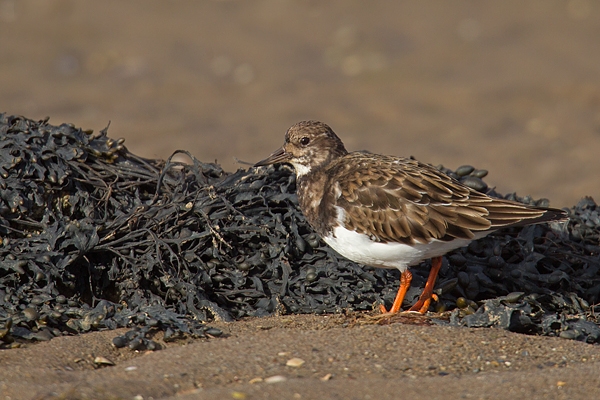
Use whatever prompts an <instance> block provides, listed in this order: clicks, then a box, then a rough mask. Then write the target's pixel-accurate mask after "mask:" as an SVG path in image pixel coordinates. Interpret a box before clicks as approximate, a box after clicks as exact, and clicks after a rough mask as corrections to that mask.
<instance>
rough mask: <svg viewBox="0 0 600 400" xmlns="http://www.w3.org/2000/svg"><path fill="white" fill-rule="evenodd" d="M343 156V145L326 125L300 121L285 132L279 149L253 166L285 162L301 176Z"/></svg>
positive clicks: (344, 153)
mask: <svg viewBox="0 0 600 400" xmlns="http://www.w3.org/2000/svg"><path fill="white" fill-rule="evenodd" d="M346 154H348V152H347V151H346V148H345V147H344V144H343V143H342V141H341V140H340V138H339V137H338V136H337V135H336V134H335V133H334V132H333V130H332V129H331V128H330V127H329V125H327V124H325V123H323V122H319V121H302V122H298V123H297V124H294V125H292V126H291V127H290V129H288V130H287V132H286V134H285V142H284V144H283V146H282V147H281V148H280V149H278V150H277V151H275V152H274V153H273V154H271V155H270V156H269V157H267V158H266V159H264V160H262V161H259V162H258V163H256V164H255V166H261V165H269V164H275V163H282V162H287V163H290V164H292V165H293V166H294V169H295V170H296V176H297V177H300V176H303V175H306V174H308V173H309V172H310V171H312V170H315V169H320V168H322V167H324V166H326V165H328V164H329V163H330V162H331V161H332V160H334V159H335V158H338V157H341V156H344V155H346Z"/></svg>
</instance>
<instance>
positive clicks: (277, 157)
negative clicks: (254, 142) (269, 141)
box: [254, 147, 292, 167]
mask: <svg viewBox="0 0 600 400" xmlns="http://www.w3.org/2000/svg"><path fill="white" fill-rule="evenodd" d="M290 158H292V155H291V154H290V153H286V152H285V150H284V149H283V147H281V148H280V149H277V150H275V152H274V153H273V154H271V155H270V156H269V157H267V158H265V159H264V160H262V161H259V162H257V163H256V164H254V166H255V167H261V166H264V165H271V164H276V163H280V162H286V161H288V160H289V159H290Z"/></svg>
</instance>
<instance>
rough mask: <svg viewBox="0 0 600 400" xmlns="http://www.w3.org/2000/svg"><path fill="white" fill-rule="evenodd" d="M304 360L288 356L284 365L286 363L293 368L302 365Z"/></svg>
mask: <svg viewBox="0 0 600 400" xmlns="http://www.w3.org/2000/svg"><path fill="white" fill-rule="evenodd" d="M304 363H305V361H304V360H303V359H301V358H297V357H294V358H290V359H289V360H287V362H286V363H285V365H287V366H288V367H294V368H298V367H301V366H302V365H304Z"/></svg>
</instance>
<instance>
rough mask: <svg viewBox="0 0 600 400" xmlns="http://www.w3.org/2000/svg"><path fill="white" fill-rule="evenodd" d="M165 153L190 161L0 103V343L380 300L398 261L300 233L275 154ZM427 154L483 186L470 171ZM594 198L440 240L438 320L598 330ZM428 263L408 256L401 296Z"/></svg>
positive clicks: (554, 330)
mask: <svg viewBox="0 0 600 400" xmlns="http://www.w3.org/2000/svg"><path fill="white" fill-rule="evenodd" d="M175 155H177V156H178V157H181V156H184V157H187V158H188V159H189V162H188V163H183V162H177V161H174V159H175V158H174V157H173V156H172V157H171V158H169V159H168V160H166V161H162V160H149V159H144V158H141V157H138V156H136V155H134V154H132V153H131V152H129V151H128V150H127V148H126V147H125V146H124V143H123V140H122V139H119V140H114V139H111V138H110V137H108V134H107V130H106V129H104V130H102V131H101V132H100V133H99V134H97V135H94V134H93V132H91V131H84V130H81V129H79V128H76V127H74V126H73V125H69V124H62V125H59V126H53V125H51V124H49V123H48V120H42V121H33V120H30V119H27V118H24V117H18V116H8V115H5V114H0V346H4V347H10V346H11V345H12V342H13V341H14V340H15V339H18V340H21V339H26V340H49V339H51V338H52V337H55V336H58V335H65V334H77V333H82V332H87V331H90V330H99V329H115V328H118V327H132V328H134V327H135V329H133V330H132V331H130V332H131V333H130V334H129V336H127V335H125V336H123V337H119V338H120V339H115V340H116V343H115V345H116V346H117V345H119V346H126V345H128V346H130V347H131V348H135V349H142V348H150V349H155V348H157V346H156V343H154V342H152V341H151V340H150V339H148V338H147V336H146V335H147V333H148V332H149V330H162V331H164V332H165V339H166V340H170V339H173V338H177V337H180V336H181V335H184V334H185V335H191V336H195V337H206V336H211V337H212V336H219V335H220V332H219V331H218V330H217V329H215V328H211V327H210V326H208V325H207V323H210V321H213V320H224V321H233V320H236V319H239V318H242V317H245V316H266V315H272V314H285V313H337V312H342V311H344V310H372V309H373V308H374V306H375V305H376V304H377V303H379V302H381V301H387V302H390V301H391V300H392V299H393V297H394V295H395V291H396V288H397V287H396V285H397V282H398V273H397V272H395V271H387V270H380V269H373V268H369V267H364V266H361V265H357V264H355V263H353V262H351V261H348V260H346V259H343V258H342V257H340V256H338V255H337V254H336V253H335V252H334V251H333V250H331V249H330V248H328V247H327V246H325V244H324V243H323V242H322V241H321V240H320V239H319V238H318V236H316V235H315V233H314V232H312V230H311V228H310V227H309V226H308V225H307V223H306V221H305V219H304V217H303V216H302V213H301V212H300V211H299V208H298V204H297V199H296V196H295V194H294V191H295V178H294V175H293V174H292V173H291V169H290V168H288V167H286V166H280V167H276V168H275V167H269V168H270V169H269V170H267V169H255V168H251V169H250V170H238V171H236V172H234V173H226V172H225V171H223V170H222V169H221V167H220V166H219V165H217V164H212V163H203V162H201V161H199V160H197V159H196V158H194V157H193V156H192V155H191V154H189V153H188V152H185V151H179V152H176V153H175V154H174V156H175ZM439 168H440V169H442V170H444V171H445V172H447V173H448V174H450V175H453V176H455V177H456V178H457V179H460V180H462V181H463V182H464V183H465V184H469V185H471V186H472V187H473V188H475V189H476V190H482V191H488V192H491V193H492V194H495V195H498V194H497V193H495V192H493V190H491V189H489V188H488V187H487V184H485V182H483V180H482V178H484V177H485V176H486V175H487V171H485V170H477V169H475V168H473V167H469V166H462V167H460V168H458V169H457V170H456V171H451V170H448V169H445V168H443V167H442V166H440V167H439ZM506 197H508V198H513V199H516V200H519V201H523V202H528V203H535V204H538V205H544V204H546V203H547V200H538V201H533V200H532V199H530V198H519V197H518V196H516V195H514V194H512V195H509V196H506ZM599 212H600V207H598V206H597V205H596V203H595V202H594V201H593V200H592V199H591V198H585V199H583V200H582V201H581V202H580V203H579V204H577V205H576V206H575V207H573V208H572V209H571V210H570V216H571V221H570V222H569V224H568V226H567V227H566V231H564V232H560V231H557V230H553V229H552V228H550V227H548V226H545V225H538V226H533V227H526V228H523V229H518V228H514V229H509V230H503V231H501V232H498V233H497V234H494V235H492V236H489V237H487V238H484V239H482V240H479V241H477V242H473V243H472V244H471V245H470V246H468V247H467V248H463V249H459V250H457V251H454V252H452V253H450V254H448V255H447V256H446V257H444V263H443V267H442V271H441V272H440V278H439V281H438V285H437V288H438V289H437V291H438V295H439V296H440V302H439V304H438V310H439V311H443V310H446V309H447V310H453V311H452V312H451V314H450V319H449V322H443V321H441V320H440V323H450V324H453V325H465V326H497V327H502V328H504V329H509V330H513V331H516V332H523V333H530V334H541V335H554V336H561V337H565V338H571V339H576V340H583V341H588V342H595V343H597V342H599V341H600V334H599V333H598V329H599V328H598V320H597V313H598V312H600V307H598V306H596V304H597V303H599V302H600V273H599V270H600V246H599V244H598V243H599V238H600V217H599ZM428 269H429V265H428V264H427V263H423V264H422V265H421V266H419V267H416V268H414V269H413V274H414V276H415V278H414V283H413V288H412V289H411V291H409V293H408V295H407V300H406V301H407V303H409V302H411V301H414V300H415V298H416V296H418V294H419V292H420V290H421V288H422V286H423V285H424V282H425V280H426V276H427V274H428ZM520 292H522V293H523V295H520V294H518V293H520ZM515 293H517V294H515ZM507 299H508V300H507ZM509 300H510V301H509Z"/></svg>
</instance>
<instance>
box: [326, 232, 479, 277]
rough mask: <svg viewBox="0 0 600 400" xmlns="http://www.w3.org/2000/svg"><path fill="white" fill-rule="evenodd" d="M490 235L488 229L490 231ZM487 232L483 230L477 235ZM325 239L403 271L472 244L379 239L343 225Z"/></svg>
mask: <svg viewBox="0 0 600 400" xmlns="http://www.w3.org/2000/svg"><path fill="white" fill-rule="evenodd" d="M486 234H487V232H486ZM483 236H485V234H483V233H479V234H478V235H477V238H480V237H483ZM323 240H324V241H325V243H327V244H328V245H329V246H331V247H332V248H333V249H334V250H335V251H337V252H338V253H340V254H341V255H342V256H344V257H346V258H348V259H350V260H352V261H354V262H357V263H360V264H365V265H370V266H372V267H378V268H397V269H399V270H400V272H403V271H405V270H406V268H408V267H409V266H410V265H414V264H417V263H419V262H420V261H421V260H425V259H428V258H432V257H437V256H441V255H444V254H446V253H447V252H449V251H450V250H454V249H457V248H459V247H463V246H466V245H468V244H469V243H470V242H471V241H472V240H469V239H455V240H453V241H451V242H444V241H441V240H433V241H432V242H430V243H427V244H421V243H417V244H414V245H410V246H409V245H407V244H403V243H380V242H375V241H373V240H371V239H369V237H368V236H367V235H363V234H360V233H357V232H355V231H349V230H347V229H346V228H343V227H341V226H338V227H336V228H335V229H334V230H333V234H331V235H329V236H327V237H324V238H323Z"/></svg>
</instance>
